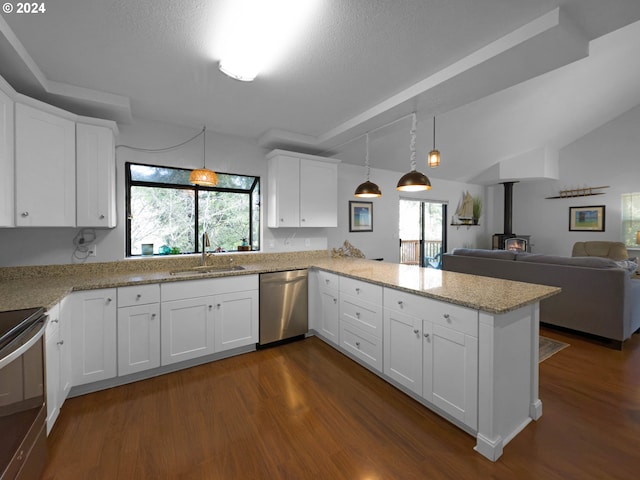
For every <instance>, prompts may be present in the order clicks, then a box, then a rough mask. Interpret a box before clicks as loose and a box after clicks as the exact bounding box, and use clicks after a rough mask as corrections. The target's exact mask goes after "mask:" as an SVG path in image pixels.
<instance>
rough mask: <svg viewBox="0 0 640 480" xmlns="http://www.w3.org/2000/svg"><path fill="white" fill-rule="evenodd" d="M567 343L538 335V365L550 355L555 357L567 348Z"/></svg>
mask: <svg viewBox="0 0 640 480" xmlns="http://www.w3.org/2000/svg"><path fill="white" fill-rule="evenodd" d="M568 346H569V344H568V343H564V342H560V341H558V340H553V339H552V338H547V337H543V336H542V335H540V341H539V347H538V357H539V358H538V363H540V362H543V361H544V360H546V359H547V358H549V357H550V356H552V355H555V354H556V353H558V352H559V351H560V350H562V349H564V348H567V347H568Z"/></svg>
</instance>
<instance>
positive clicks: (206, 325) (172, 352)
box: [160, 295, 215, 365]
mask: <svg viewBox="0 0 640 480" xmlns="http://www.w3.org/2000/svg"><path fill="white" fill-rule="evenodd" d="M213 302H214V298H213V295H210V296H206V297H198V298H189V299H185V300H173V301H169V302H162V307H161V312H160V315H161V327H160V338H161V347H160V351H161V364H162V365H170V364H172V363H177V362H182V361H184V360H191V359H193V358H197V357H201V356H203V355H209V354H212V353H213V352H214V335H215V333H214V326H213Z"/></svg>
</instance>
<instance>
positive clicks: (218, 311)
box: [213, 290, 260, 352]
mask: <svg viewBox="0 0 640 480" xmlns="http://www.w3.org/2000/svg"><path fill="white" fill-rule="evenodd" d="M259 310H260V308H259V299H258V291H257V290H247V291H243V292H232V293H223V294H220V295H216V296H215V311H214V320H213V321H214V332H215V335H214V350H215V351H216V352H223V351H225V350H231V349H232V348H237V347H244V346H247V345H252V344H255V343H257V342H258V336H259V331H260V329H259V323H258V322H259V318H260V316H259Z"/></svg>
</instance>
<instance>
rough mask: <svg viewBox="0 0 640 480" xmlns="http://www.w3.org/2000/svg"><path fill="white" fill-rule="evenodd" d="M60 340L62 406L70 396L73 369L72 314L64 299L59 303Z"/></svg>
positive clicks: (60, 400)
mask: <svg viewBox="0 0 640 480" xmlns="http://www.w3.org/2000/svg"><path fill="white" fill-rule="evenodd" d="M58 319H59V327H58V328H59V333H58V335H59V340H58V345H59V347H60V398H59V402H60V407H61V408H62V405H63V404H64V401H65V400H66V399H67V397H68V396H69V391H70V390H71V382H72V380H73V379H72V374H73V372H72V370H71V348H72V345H71V314H70V311H69V302H67V299H66V298H65V299H63V300H62V301H61V302H60V304H59V313H58Z"/></svg>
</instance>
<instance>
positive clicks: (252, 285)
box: [160, 275, 258, 302]
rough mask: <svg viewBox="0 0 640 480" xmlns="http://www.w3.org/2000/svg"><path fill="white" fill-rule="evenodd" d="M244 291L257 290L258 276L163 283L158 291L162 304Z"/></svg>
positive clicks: (236, 276)
mask: <svg viewBox="0 0 640 480" xmlns="http://www.w3.org/2000/svg"><path fill="white" fill-rule="evenodd" d="M246 290H258V275H235V276H229V277H218V278H203V279H201V280H185V281H181V282H171V283H163V284H162V285H161V289H160V291H161V296H162V301H163V302H168V301H172V300H181V299H184V298H198V297H206V296H207V295H217V294H220V293H232V292H243V291H246Z"/></svg>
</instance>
